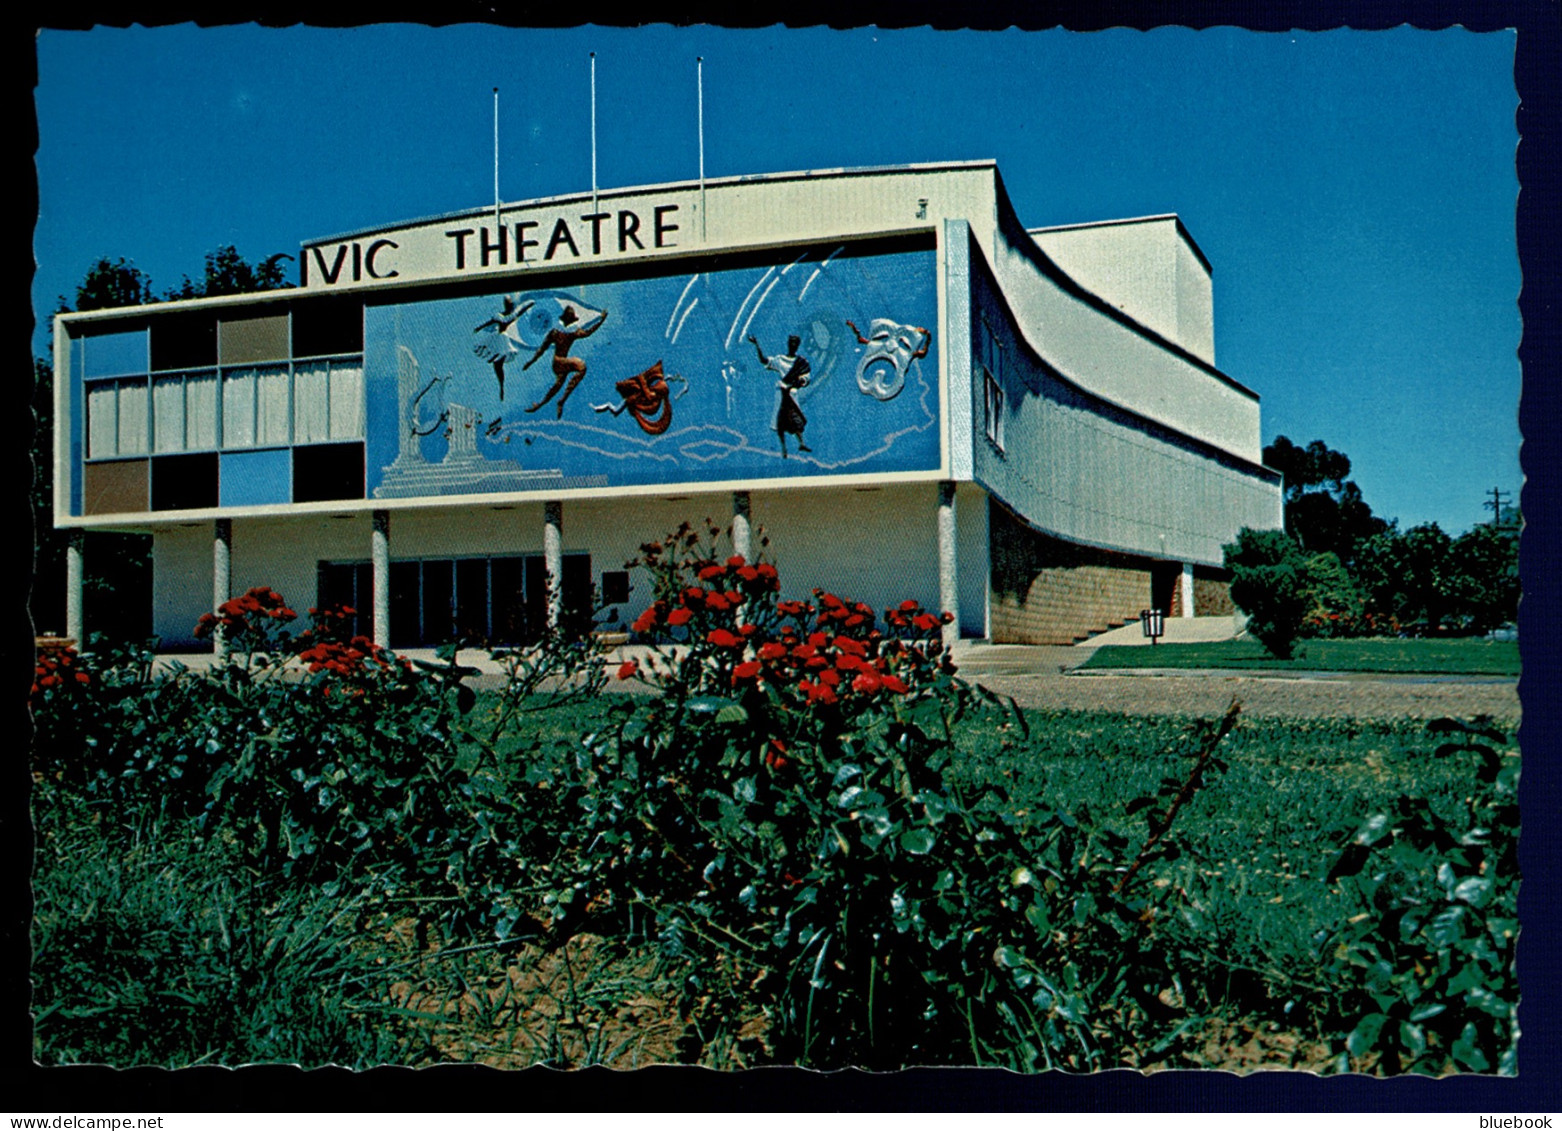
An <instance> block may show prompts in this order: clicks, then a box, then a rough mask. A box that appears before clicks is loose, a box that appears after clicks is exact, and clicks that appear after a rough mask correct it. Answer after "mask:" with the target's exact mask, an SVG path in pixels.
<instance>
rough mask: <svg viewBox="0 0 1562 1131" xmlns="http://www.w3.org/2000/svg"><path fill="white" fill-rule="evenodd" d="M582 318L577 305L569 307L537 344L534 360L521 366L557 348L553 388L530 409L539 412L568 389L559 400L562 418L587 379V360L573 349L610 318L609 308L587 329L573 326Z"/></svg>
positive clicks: (526, 367) (555, 351) (554, 358)
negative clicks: (571, 354) (560, 391)
mask: <svg viewBox="0 0 1562 1131" xmlns="http://www.w3.org/2000/svg"><path fill="white" fill-rule="evenodd" d="M579 321H580V315H579V314H577V313H575V308H574V307H573V306H566V307H565V308H564V312H563V313H562V314H560V315H559V322H560V323H561V324H560V325H558V326H555V327H554V328H553V329H551V330H549V331H548V333H547V335H546V336H545V337H544V338H543V339H542V344H541V345H540V346H538V347H537V352H536V353H534V354H532V356H531V360H530V361H528V362H527V363H526V364H525V365H523V366H521V369H522V370H523V371H524V370H527V369H530V368H531V367H532V365H533V363H535V362H536V360H537V359H538V358H540V357H541V356H542V355H543V354H545V353H547V352H548V347H549V346H552V347H553V387H552V388H550V389H549V390H548V391H547V393H546V394H545V395H544V396H543V398H542V400H540V401H538V402H537V403H536V404H534V405H532V406H531V407H530V408H528V409H527V410H526V411H527V412H536V411H537V410H538V409H540V408H541V407H542V406H543V405H545V404H547V403H548V402H549V401H550V400H552V399H553V397H554V394H556V393H558V392H559V390H560V389H561V388H562V389H563V390H564V392H563V394H562V395H561V396H559V399H558V416H559V417H560V418H562V417H563V416H564V403H565V402H566V401H568V400H569V397H570V394H571V393H573V392H574V391H575V388H576V386H578V385H579V384H580V383H581V381H583V380H585V377H586V363H585V362H584V361H582V360H581V359H580V358H578V357H571V356H570V350H571V349H573V348H574V345H575V343H576V342H578V341H579V340H580V339H581V338H589V337H591V335H592V334H595V333H596V332H597V331H598V330H599V329H601V328H602V323H604V322H606V321H607V311H605V310H604V311H602V312H601V313H600V314H599V315H597V317H596V320H595V321H593V322H591V323H590V324H589V325H587V326H586V327H585V328H584V329H581V330H575V329H572V328H571V327H573V326H574V325H575V323H576V322H579ZM566 380H568V381H569V384H568V386H566V385H565V384H564V382H565V381H566Z"/></svg>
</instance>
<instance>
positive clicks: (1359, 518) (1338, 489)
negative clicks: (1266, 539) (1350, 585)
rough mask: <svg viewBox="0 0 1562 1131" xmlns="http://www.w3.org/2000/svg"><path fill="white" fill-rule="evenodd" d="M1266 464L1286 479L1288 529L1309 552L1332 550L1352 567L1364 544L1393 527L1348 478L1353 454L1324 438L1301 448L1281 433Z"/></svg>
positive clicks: (1268, 451)
mask: <svg viewBox="0 0 1562 1131" xmlns="http://www.w3.org/2000/svg"><path fill="white" fill-rule="evenodd" d="M1264 463H1265V464H1267V465H1268V466H1270V467H1272V468H1274V469H1275V470H1276V471H1278V472H1279V473H1280V474H1281V475H1282V476H1283V477H1284V492H1285V529H1286V531H1287V532H1288V533H1289V534H1290V535H1291V536H1292V537H1293V538H1295V539H1296V540H1297V542H1298V543H1300V545H1301V547H1302V549H1303V550H1304V551H1306V552H1307V553H1308V554H1323V553H1333V554H1336V555H1338V557H1339V559H1340V560H1341V561H1342V562H1344V563H1345V564H1346V565H1347V566H1349V565H1351V564H1352V563H1354V561H1355V559H1356V551H1357V548H1358V547H1359V546H1360V545H1361V544H1362V543H1363V542H1365V541H1366V540H1367V539H1369V538H1371V537H1373V536H1374V535H1377V534H1382V533H1384V532H1385V531H1387V530H1388V529H1389V526H1390V524H1389V523H1387V522H1385V521H1383V520H1382V519H1381V518H1378V517H1377V516H1376V515H1374V514H1373V513H1372V508H1371V507H1370V506H1368V505H1367V502H1366V500H1365V499H1363V498H1362V495H1361V488H1360V487H1358V486H1357V485H1356V484H1355V483H1354V482H1353V481H1351V480H1350V479H1348V478H1347V477H1348V476H1349V475H1350V467H1351V464H1350V457H1349V456H1347V455H1346V454H1345V453H1344V452H1337V451H1335V450H1334V449H1333V448H1331V447H1329V446H1328V445H1327V444H1325V443H1324V442H1323V441H1322V440H1314V441H1312V442H1311V443H1309V444H1308V445H1307V446H1306V447H1299V446H1298V445H1296V444H1294V443H1292V442H1291V440H1290V439H1289V438H1287V437H1285V436H1277V437H1276V438H1275V442H1274V443H1272V444H1270V445H1269V446H1268V447H1266V448H1265V449H1264Z"/></svg>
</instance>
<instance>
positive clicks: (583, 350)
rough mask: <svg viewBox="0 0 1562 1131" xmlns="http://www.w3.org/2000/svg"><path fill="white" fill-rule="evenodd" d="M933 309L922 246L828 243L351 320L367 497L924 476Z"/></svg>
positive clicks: (929, 448) (931, 421) (932, 456)
mask: <svg viewBox="0 0 1562 1131" xmlns="http://www.w3.org/2000/svg"><path fill="white" fill-rule="evenodd" d="M750 262H752V261H750ZM936 312H937V297H936V293H935V272H934V256H933V252H932V251H930V250H927V251H895V252H891V253H888V254H884V253H880V254H871V253H869V252H867V251H864V250H862V249H854V248H851V247H841V246H835V247H826V248H816V249H810V250H808V251H804V252H801V253H798V252H792V253H790V254H788V255H786V256H784V257H777V258H776V260H775V261H772V262H768V263H767V262H761V263H758V264H757V265H752V266H743V267H733V268H728V269H723V270H714V271H702V272H698V273H694V274H685V275H677V276H667V277H661V278H649V279H625V280H615V281H608V282H591V283H584V284H581V285H578V286H573V287H569V286H566V287H556V288H536V289H516V290H510V291H507V292H504V293H500V294H494V295H478V296H472V297H465V298H457V299H440V300H436V301H429V302H409V303H402V304H396V305H387V306H374V307H370V308H369V310H368V311H367V315H366V322H365V330H366V341H365V351H366V357H365V368H366V370H367V375H368V382H369V397H368V400H369V421H368V443H369V451H368V461H367V462H368V468H369V492H370V495H371V496H372V497H375V498H392V497H411V496H428V495H460V494H482V493H494V492H513V491H530V490H544V489H559V488H568V487H613V486H621V485H649V484H669V485H670V484H685V483H686V484H690V485H697V484H699V483H701V482H712V481H728V480H755V479H766V478H778V477H798V476H820V475H835V474H853V473H883V472H886V471H889V472H894V471H929V470H934V469H936V468H937V467H938V466H939V465H940V449H939V435H940V429H939V427H938V421H939V418H938V413H939V401H938V379H937V373H938V370H937V349H936V342H935V341H934V335H933V333H932V332H931V331H930V330H928V329H926V328H925V327H927V326H931V325H934V324H935V323H936V320H935V315H936ZM859 326H861V327H865V330H859V329H858V327H859Z"/></svg>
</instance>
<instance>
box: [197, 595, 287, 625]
mask: <svg viewBox="0 0 1562 1131" xmlns="http://www.w3.org/2000/svg"><path fill="white" fill-rule="evenodd" d="M252 617H253V618H258V619H257V620H255V621H254V622H253V623H252V621H251V618H252ZM297 619H298V614H297V613H295V612H294V611H293V610H292V609H290V608H288V607H287V604H286V602H284V601H283V600H282V595H281V594H280V593H278V592H276V591H275V590H273V589H271V588H270V587H269V586H265V585H260V586H256V587H255V588H254V589H251V590H250V591H249V592H247V593H245V594H244V596H242V597H234V598H233V599H232V600H229V601H224V602H223V603H222V604H221V605H219V606H218V607H217V611H216V612H215V613H203V614H201V619H200V620H198V621H196V623H195V635H196V636H197V637H205V636H209V635H211V633H212V631H213V630H214V629H217V628H222V629H224V630H226V631H227V632H229V633H238V632H247V631H249V630H250V629H251V628H253V627H254V626H255V625H256V624H260V623H263V622H264V621H267V620H269V621H273V622H275V623H277V624H287V623H288V622H289V621H293V620H297Z"/></svg>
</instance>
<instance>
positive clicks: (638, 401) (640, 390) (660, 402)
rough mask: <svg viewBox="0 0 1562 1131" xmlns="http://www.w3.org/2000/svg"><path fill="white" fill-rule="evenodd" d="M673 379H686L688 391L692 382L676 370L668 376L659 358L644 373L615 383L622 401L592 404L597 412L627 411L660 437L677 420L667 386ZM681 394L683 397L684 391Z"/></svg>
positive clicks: (684, 381) (641, 424)
mask: <svg viewBox="0 0 1562 1131" xmlns="http://www.w3.org/2000/svg"><path fill="white" fill-rule="evenodd" d="M669 380H673V381H679V382H682V383H683V387H684V391H685V392H687V391H688V388H689V382H688V381H687V380H686V379H685V378H683V377H680V376H679V375H678V374H676V373H675V374H673V376H672V377H671V378H668V377H667V376H666V375H665V374H664V373H663V372H662V363H661V362H660V361H658V362H657V363H656V364H655V365H653V366H651V368H649V369H647V370H646V371H645V372H644V373H636V374H635V375H634V376H633V377H625V378H624V379H623V380H622V381H620V382H618V383H617V384H616V385H614V386H613V387H614V388H615V389H617V390H618V395H619V396H620V397H622V398H623V402H622V403H621V404H616V405H614V404H594V405H592V406H591V407H592V408H593V409H594V410H596V411H597V412H606V413H611V414H612V415H614V416H622V415H623V414H624V413H625V411H627V412H628V413H629V415H630V416H633V417H634V418H635V423H636V424H638V425H640V428H641V429H642V430H643V431H644V432H645V433H646V434H647V435H650V436H660V435H661V434H662V433H663V432H665V431H667V429H668V426H669V425H671V424H672V422H673V402H672V397H671V396H670V395H669V394H670V390H669V389H668V387H667V382H668V381H669ZM678 395H679V396H682V395H683V393H679V394H678Z"/></svg>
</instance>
